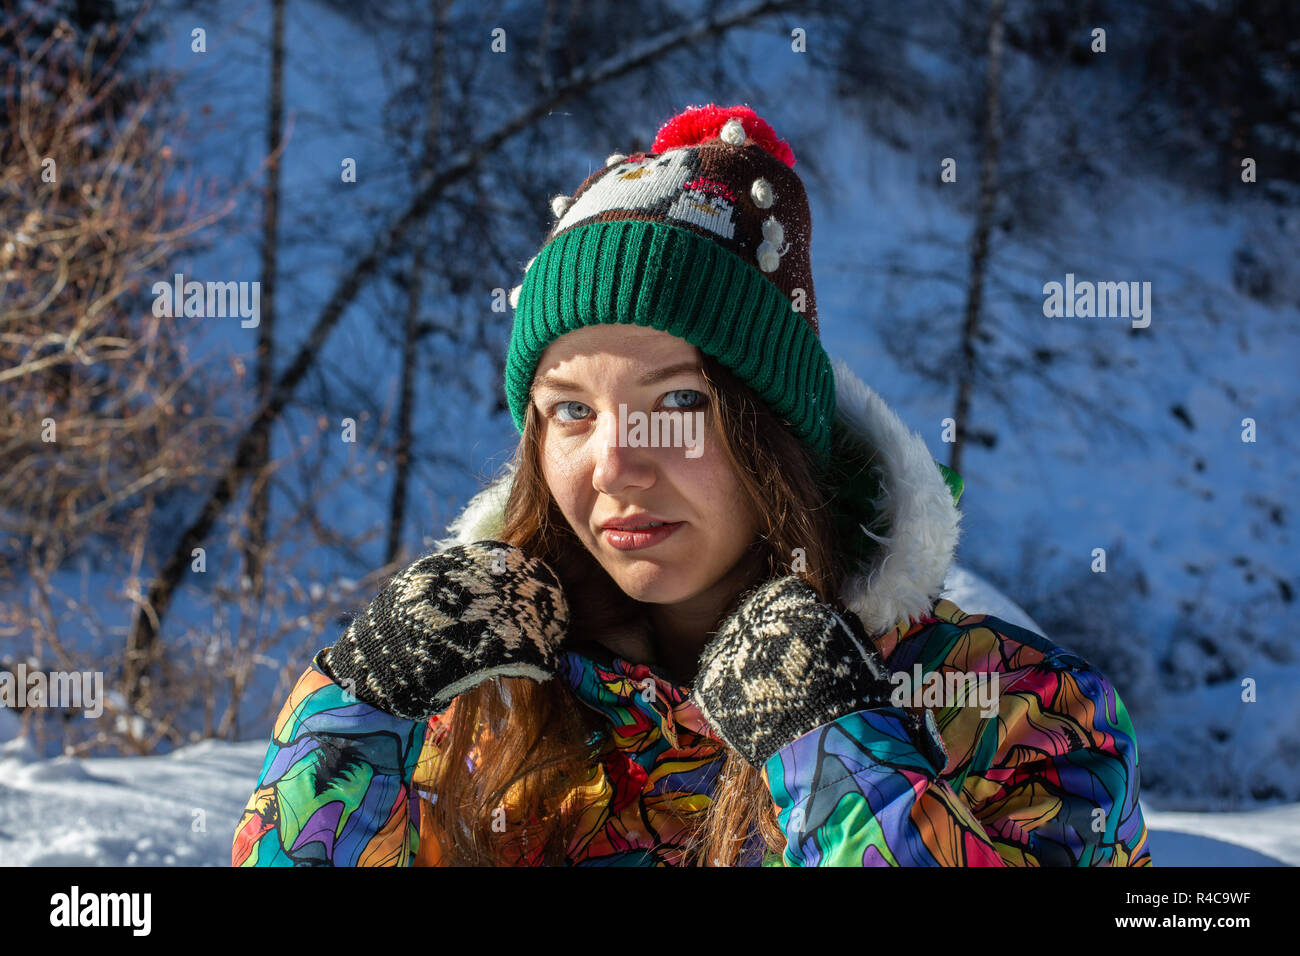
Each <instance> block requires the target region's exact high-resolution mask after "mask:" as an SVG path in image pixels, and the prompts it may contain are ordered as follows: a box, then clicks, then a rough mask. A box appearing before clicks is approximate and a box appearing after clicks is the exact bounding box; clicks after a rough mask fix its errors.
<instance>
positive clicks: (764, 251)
mask: <svg viewBox="0 0 1300 956" xmlns="http://www.w3.org/2000/svg"><path fill="white" fill-rule="evenodd" d="M757 255H758V267H759V268H760V269H762V270H763V271H764V272H775V271H776V270H777V268H778V267H780V265H781V254H780V253H779V252H777V251H776V246H774V245H772V244H771V243H770V242H768V241H767V240H766V239H765V240H763V241H762V242H760V243H759V244H758V252H757Z"/></svg>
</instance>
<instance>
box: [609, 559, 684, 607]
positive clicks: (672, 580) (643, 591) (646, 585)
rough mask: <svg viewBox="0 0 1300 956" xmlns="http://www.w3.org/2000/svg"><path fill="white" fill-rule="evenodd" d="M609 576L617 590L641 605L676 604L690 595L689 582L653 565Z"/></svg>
mask: <svg viewBox="0 0 1300 956" xmlns="http://www.w3.org/2000/svg"><path fill="white" fill-rule="evenodd" d="M637 572H641V573H637ZM610 576H611V577H612V578H613V579H614V583H615V584H617V585H618V586H619V590H621V591H622V592H623V593H624V594H626V595H627V596H628V597H630V598H631V599H632V600H634V601H640V602H641V603H642V604H676V603H677V602H678V601H681V600H682V599H683V598H684V597H685V596H686V595H688V594H690V593H691V582H690V581H688V580H685V579H683V578H682V577H681V575H677V574H672V573H671V572H666V571H665V570H664V569H663V568H658V567H654V566H653V565H645V566H644V567H643V568H640V569H636V570H635V571H632V572H631V573H623V574H611V575H610Z"/></svg>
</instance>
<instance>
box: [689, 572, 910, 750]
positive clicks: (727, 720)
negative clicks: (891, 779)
mask: <svg viewBox="0 0 1300 956" xmlns="http://www.w3.org/2000/svg"><path fill="white" fill-rule="evenodd" d="M892 690H893V685H892V684H891V683H890V681H889V677H888V673H887V672H886V670H885V667H884V664H883V662H882V661H881V660H880V655H879V654H878V653H877V651H876V649H875V647H874V646H873V645H872V643H871V641H870V639H869V638H868V636H867V634H866V632H865V630H864V629H863V627H862V623H861V622H860V621H859V620H858V618H857V615H855V614H854V613H853V612H852V611H846V612H843V613H841V612H838V611H836V610H835V608H833V607H831V606H830V605H829V604H824V603H822V602H821V601H820V600H819V599H818V597H817V592H816V591H814V590H813V588H812V587H811V586H809V585H808V584H806V583H805V582H804V581H803V580H802V579H800V578H799V577H797V576H795V575H790V576H788V577H784V578H778V579H773V580H771V581H768V582H767V583H765V584H763V585H761V586H760V587H759V588H757V589H756V590H755V591H753V592H752V593H751V594H750V595H749V596H748V597H747V598H746V599H745V600H744V602H743V603H742V604H741V605H740V607H739V608H738V609H737V610H736V612H735V613H734V614H732V615H731V616H730V617H728V618H727V619H726V620H725V621H724V622H723V624H722V626H721V627H720V628H719V629H718V632H717V634H716V635H715V636H714V638H713V640H712V641H711V642H710V643H709V644H708V646H707V647H705V649H704V651H703V653H702V654H701V655H700V665H699V671H698V673H697V675H696V678H695V682H694V688H693V690H692V694H691V696H692V699H693V700H694V701H695V702H696V704H697V706H698V707H699V708H700V712H701V714H702V715H703V717H704V719H705V720H706V721H708V723H709V725H710V726H711V727H713V729H714V730H715V731H717V733H718V736H719V737H721V738H722V739H723V741H725V742H726V743H727V745H728V746H730V747H731V748H732V749H733V750H736V751H738V752H739V753H740V754H741V756H743V757H744V758H745V760H746V761H748V762H749V763H750V765H752V766H755V767H762V766H763V764H765V763H766V762H767V761H768V759H769V758H771V757H772V755H773V754H775V753H776V752H777V751H778V750H780V749H781V748H783V747H785V746H786V745H788V744H790V743H792V742H794V741H795V740H796V739H797V738H799V737H801V736H803V735H804V734H806V733H807V732H808V731H810V730H813V729H815V728H817V727H820V726H822V725H823V724H827V723H830V722H831V721H833V720H835V719H837V718H839V717H843V716H845V715H846V714H851V713H855V712H857V711H859V710H867V709H869V708H873V707H886V706H890V694H891V692H892ZM913 717H914V718H915V715H913ZM918 722H919V721H918Z"/></svg>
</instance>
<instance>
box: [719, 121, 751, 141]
mask: <svg viewBox="0 0 1300 956" xmlns="http://www.w3.org/2000/svg"><path fill="white" fill-rule="evenodd" d="M718 138H719V139H720V140H722V141H723V142H724V143H729V144H730V145H732V146H744V145H745V140H746V139H748V138H749V137H748V136H747V135H746V134H745V124H744V123H742V122H741V121H740V120H739V119H737V118H736V117H734V116H733V117H732V118H731V119H729V120H727V122H725V123H724V124H723V125H722V132H720V133H718Z"/></svg>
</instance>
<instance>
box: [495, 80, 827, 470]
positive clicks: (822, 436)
mask: <svg viewBox="0 0 1300 956" xmlns="http://www.w3.org/2000/svg"><path fill="white" fill-rule="evenodd" d="M794 163H795V159H794V153H793V151H792V150H791V149H790V146H789V145H788V144H787V143H786V142H785V141H783V140H780V139H778V138H777V136H776V133H775V132H774V131H773V129H772V127H771V126H769V125H768V124H767V123H766V122H765V121H764V120H763V119H762V118H760V117H759V116H758V115H756V114H755V113H754V111H753V110H752V109H750V108H749V107H747V106H731V107H719V106H715V105H713V104H710V105H708V106H700V107H693V108H690V109H687V110H686V111H685V112H683V113H680V114H679V115H677V116H675V117H673V118H672V119H671V120H669V121H668V122H667V123H665V124H664V126H663V127H662V128H661V129H660V130H659V133H658V135H657V136H656V137H655V140H654V143H653V144H652V145H651V147H650V151H649V152H640V153H634V154H633V155H631V156H625V155H623V154H621V153H615V154H614V155H612V156H610V157H608V158H607V159H606V160H605V166H604V168H602V169H600V170H598V171H597V172H595V173H592V174H591V175H590V176H588V177H587V179H586V180H584V181H583V183H582V185H580V186H579V187H578V189H577V191H576V192H575V193H574V194H573V196H572V197H569V196H557V197H555V199H553V200H552V202H551V206H552V210H553V211H554V213H555V215H556V216H557V217H558V218H557V221H556V222H555V225H554V226H553V227H552V229H551V231H550V233H549V234H548V235H547V237H546V240H545V243H544V244H543V246H542V249H541V251H540V252H539V253H538V254H537V255H536V256H535V257H534V258H533V259H532V260H531V261H530V262H529V263H528V265H527V266H526V268H525V274H524V280H523V283H522V285H519V286H516V287H515V288H514V289H512V290H511V296H510V301H511V305H512V306H513V307H514V310H515V315H514V328H513V330H512V332H511V336H510V347H509V353H508V356H507V359H506V369H505V390H506V398H507V400H508V402H509V405H510V412H511V415H512V416H513V418H514V421H515V426H516V427H517V428H518V429H519V431H520V432H521V433H522V432H523V429H524V422H525V420H526V419H525V413H526V411H527V408H528V400H529V390H530V388H531V387H532V380H533V375H534V373H535V372H536V369H537V362H538V360H539V359H540V358H541V355H542V352H544V351H545V350H546V347H547V346H548V345H549V344H550V343H551V342H553V341H555V340H556V339H557V338H559V337H560V336H562V335H564V334H565V333H566V332H570V331H573V330H575V329H580V328H582V327H584V326H588V325H599V324H604V323H626V324H631V325H641V326H647V327H649V328H654V329H659V330H661V331H664V332H668V333H670V334H672V335H675V336H678V337H679V338H682V339H685V340H686V341H687V342H690V343H691V344H692V345H694V346H696V347H698V348H699V349H700V350H701V351H702V352H704V353H706V354H708V355H711V356H713V357H714V358H716V359H717V360H718V361H719V362H721V363H722V364H723V365H724V366H726V367H727V368H729V369H730V370H731V371H732V372H733V373H735V374H736V376H737V377H738V378H739V379H740V380H741V381H743V382H745V383H746V384H747V385H749V386H750V387H751V388H753V389H754V391H755V392H757V393H758V395H760V396H761V397H762V398H763V400H764V401H765V402H766V403H767V405H768V407H769V408H771V409H772V411H773V412H774V413H775V414H776V415H777V416H779V417H780V418H781V419H783V420H784V421H786V422H787V423H788V425H789V427H790V428H791V429H792V431H793V432H794V434H795V435H797V436H798V437H799V439H800V440H802V441H803V442H804V444H805V445H806V446H807V447H808V448H809V450H810V451H811V453H812V457H813V461H814V463H815V465H817V466H818V467H819V468H824V467H825V466H826V465H827V464H828V462H829V459H830V455H831V430H832V426H833V425H834V419H835V378H834V375H833V373H832V371H831V365H830V359H829V357H828V356H827V354H826V351H825V349H824V348H823V347H822V343H821V339H820V330H819V329H818V325H817V300H816V297H815V296H814V295H813V282H812V270H811V267H810V263H809V257H808V246H809V241H810V239H811V236H812V221H811V216H810V215H809V211H808V198H807V196H806V195H805V193H804V189H803V184H802V183H801V182H800V181H799V177H798V176H796V175H795V173H794Z"/></svg>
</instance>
